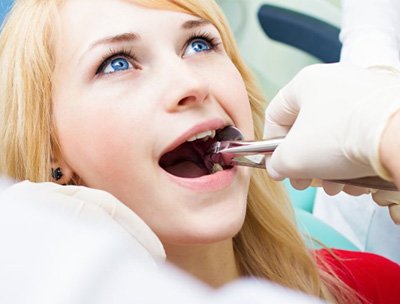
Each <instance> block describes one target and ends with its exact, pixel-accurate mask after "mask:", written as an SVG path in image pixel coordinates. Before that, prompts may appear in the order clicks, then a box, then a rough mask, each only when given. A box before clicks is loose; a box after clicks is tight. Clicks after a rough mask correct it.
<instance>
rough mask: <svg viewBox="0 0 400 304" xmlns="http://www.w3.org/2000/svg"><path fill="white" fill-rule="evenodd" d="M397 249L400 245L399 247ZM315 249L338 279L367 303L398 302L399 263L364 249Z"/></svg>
mask: <svg viewBox="0 0 400 304" xmlns="http://www.w3.org/2000/svg"><path fill="white" fill-rule="evenodd" d="M399 250H400V248H399ZM332 251H333V253H334V254H335V255H336V256H337V257H338V258H339V259H336V258H334V257H333V256H332V255H331V254H330V253H329V252H328V251H327V250H326V249H321V250H317V254H318V255H319V256H321V257H323V258H324V259H325V261H327V262H328V264H329V265H330V266H331V267H332V269H333V271H335V273H336V274H337V275H338V276H339V278H340V279H341V280H342V281H343V282H344V283H346V284H347V285H348V286H350V287H351V288H352V289H354V290H355V291H356V292H358V294H360V295H361V296H363V297H364V298H365V299H366V300H368V302H367V303H373V304H375V303H379V304H396V303H400V265H399V264H397V263H395V262H392V261H390V260H388V259H386V258H384V257H381V256H379V255H376V254H371V253H366V252H355V251H346V250H337V249H334V250H332Z"/></svg>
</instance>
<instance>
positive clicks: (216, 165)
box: [210, 164, 224, 174]
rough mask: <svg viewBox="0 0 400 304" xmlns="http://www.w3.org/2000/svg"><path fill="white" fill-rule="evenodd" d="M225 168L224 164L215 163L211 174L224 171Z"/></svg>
mask: <svg viewBox="0 0 400 304" xmlns="http://www.w3.org/2000/svg"><path fill="white" fill-rule="evenodd" d="M222 170H224V168H222V166H221V165H220V164H213V166H212V168H211V172H210V173H211V174H214V173H217V172H218V171H222Z"/></svg>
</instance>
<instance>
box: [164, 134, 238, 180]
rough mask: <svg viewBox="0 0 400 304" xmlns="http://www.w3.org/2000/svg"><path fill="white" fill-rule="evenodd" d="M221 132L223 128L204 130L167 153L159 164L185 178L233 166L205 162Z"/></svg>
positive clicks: (171, 172) (169, 171)
mask: <svg viewBox="0 0 400 304" xmlns="http://www.w3.org/2000/svg"><path fill="white" fill-rule="evenodd" d="M219 132H221V129H219V130H215V131H207V132H202V133H200V134H198V135H196V136H194V137H192V138H190V139H188V140H187V141H186V142H184V143H182V144H181V145H179V146H178V147H176V148H175V149H174V150H172V151H170V152H167V153H165V154H164V155H163V156H162V157H161V159H160V161H159V165H160V166H161V168H163V169H164V170H165V171H167V172H168V173H170V174H172V175H175V176H178V177H184V178H197V177H201V176H205V175H210V174H214V173H216V172H218V171H222V170H228V169H230V168H232V167H225V168H223V167H222V166H221V165H219V164H214V165H212V166H210V164H209V163H206V162H205V159H204V156H205V155H206V153H207V152H208V150H209V149H210V147H211V145H212V144H214V143H215V142H216V141H218V140H219V136H218V134H219Z"/></svg>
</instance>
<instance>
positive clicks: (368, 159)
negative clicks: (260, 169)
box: [264, 63, 400, 195]
mask: <svg viewBox="0 0 400 304" xmlns="http://www.w3.org/2000/svg"><path fill="white" fill-rule="evenodd" d="M398 109H400V74H399V73H398V72H396V71H394V70H390V69H388V68H379V67H374V68H368V69H367V68H359V67H355V66H350V65H346V64H343V63H338V64H320V65H313V66H309V67H307V68H305V69H303V70H302V71H301V72H300V73H299V74H298V75H297V76H296V77H295V78H294V79H293V80H292V81H291V82H290V83H289V84H288V85H287V86H285V87H284V88H283V89H282V90H281V91H280V92H279V93H278V95H277V96H276V97H275V98H274V99H273V100H272V101H271V103H270V105H269V106H268V108H267V110H266V117H265V120H266V121H265V129H264V138H266V139H269V138H275V137H281V136H286V139H285V140H284V141H283V143H282V144H280V146H279V147H278V148H277V149H276V150H275V152H274V153H273V154H272V156H271V157H270V158H269V159H267V160H266V163H267V170H268V173H269V174H270V176H271V177H272V178H273V179H276V180H281V179H283V178H285V177H289V178H291V182H292V184H293V185H294V187H295V188H298V189H304V188H306V187H308V186H309V185H310V183H311V179H314V178H318V179H322V180H328V179H351V178H357V177H362V176H372V175H380V176H381V177H383V178H385V179H390V175H389V173H388V172H387V170H386V169H385V168H384V167H383V166H382V164H381V161H380V155H379V143H380V139H381V135H382V132H383V130H384V127H385V125H386V123H387V121H388V119H389V118H390V117H391V115H392V114H394V113H395V112H396V111H397V110H398ZM323 186H324V189H325V191H326V192H327V193H328V194H336V193H337V192H339V191H341V190H345V191H346V192H348V193H350V194H353V195H357V194H361V193H363V192H364V193H365V191H364V190H365V189H361V188H357V187H352V186H345V188H344V189H343V186H342V185H340V184H334V183H330V182H326V181H323Z"/></svg>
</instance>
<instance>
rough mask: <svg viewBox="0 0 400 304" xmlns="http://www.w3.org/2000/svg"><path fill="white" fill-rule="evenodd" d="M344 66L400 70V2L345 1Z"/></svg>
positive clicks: (343, 2)
mask: <svg viewBox="0 0 400 304" xmlns="http://www.w3.org/2000/svg"><path fill="white" fill-rule="evenodd" d="M340 40H341V41H342V43H343V47H342V51H341V59H340V61H341V62H346V63H352V64H356V65H359V66H362V67H369V66H377V65H385V66H392V67H395V68H400V60H399V51H400V1H398V0H362V1H361V0H342V24H341V32H340Z"/></svg>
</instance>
